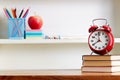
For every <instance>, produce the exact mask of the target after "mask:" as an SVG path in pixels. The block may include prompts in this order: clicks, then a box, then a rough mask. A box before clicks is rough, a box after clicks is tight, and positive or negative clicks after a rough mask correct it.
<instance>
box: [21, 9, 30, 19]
mask: <svg viewBox="0 0 120 80" xmlns="http://www.w3.org/2000/svg"><path fill="white" fill-rule="evenodd" d="M28 11H29V8H28V9H27V10H26V12H25V14H24V15H23V17H22V18H26V16H27V14H28Z"/></svg>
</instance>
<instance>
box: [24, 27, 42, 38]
mask: <svg viewBox="0 0 120 80" xmlns="http://www.w3.org/2000/svg"><path fill="white" fill-rule="evenodd" d="M43 35H44V34H43V32H42V31H41V30H39V29H38V30H26V39H43Z"/></svg>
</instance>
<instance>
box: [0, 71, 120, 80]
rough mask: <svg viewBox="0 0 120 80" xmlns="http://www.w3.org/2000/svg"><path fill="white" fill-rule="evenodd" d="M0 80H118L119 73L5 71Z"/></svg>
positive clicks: (1, 73)
mask: <svg viewBox="0 0 120 80" xmlns="http://www.w3.org/2000/svg"><path fill="white" fill-rule="evenodd" d="M0 80H120V73H81V71H80V70H14V71H13V70H7V71H0Z"/></svg>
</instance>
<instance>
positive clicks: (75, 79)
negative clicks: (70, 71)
mask: <svg viewBox="0 0 120 80" xmlns="http://www.w3.org/2000/svg"><path fill="white" fill-rule="evenodd" d="M0 80H120V76H0Z"/></svg>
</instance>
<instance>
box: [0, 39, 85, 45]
mask: <svg viewBox="0 0 120 80" xmlns="http://www.w3.org/2000/svg"><path fill="white" fill-rule="evenodd" d="M66 43H69V44H74V43H87V38H81V39H61V40H57V39H56V40H54V39H36V40H11V39H0V44H66Z"/></svg>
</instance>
